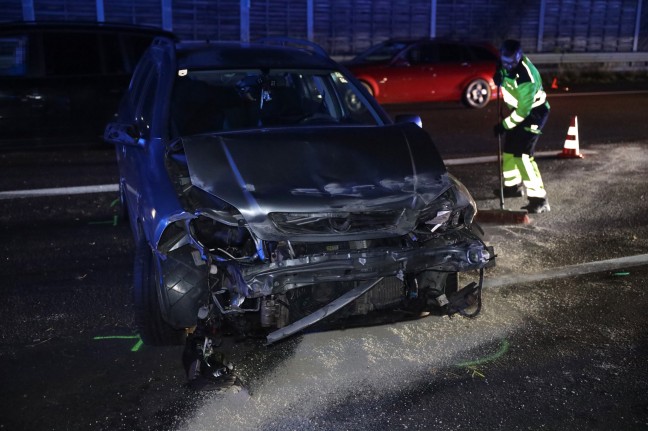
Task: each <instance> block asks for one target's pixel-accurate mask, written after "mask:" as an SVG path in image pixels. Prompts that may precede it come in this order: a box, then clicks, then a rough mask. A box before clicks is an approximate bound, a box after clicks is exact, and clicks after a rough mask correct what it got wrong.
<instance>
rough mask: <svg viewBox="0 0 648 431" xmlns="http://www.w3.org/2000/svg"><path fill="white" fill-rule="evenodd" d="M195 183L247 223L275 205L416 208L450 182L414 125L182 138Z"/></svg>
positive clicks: (288, 208) (281, 208) (283, 208)
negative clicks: (234, 208) (229, 206)
mask: <svg viewBox="0 0 648 431" xmlns="http://www.w3.org/2000/svg"><path fill="white" fill-rule="evenodd" d="M183 144H184V149H185V155H186V158H187V164H188V167H189V172H190V175H191V181H192V184H193V185H194V186H196V187H199V188H201V189H202V190H204V191H206V192H208V193H210V194H212V195H214V196H216V197H218V198H219V199H222V200H224V201H226V202H227V203H229V204H231V205H233V206H234V207H236V208H237V209H238V210H239V211H240V212H241V214H242V215H243V216H244V217H245V219H246V220H247V221H248V223H251V224H255V223H263V222H264V221H266V219H267V215H268V213H272V212H317V211H329V212H330V211H367V210H372V209H374V210H387V209H411V210H417V209H420V208H422V207H423V206H425V205H426V204H427V203H429V202H431V201H432V200H434V199H435V198H436V197H437V196H439V195H440V194H441V193H443V192H444V191H445V190H446V189H447V188H448V187H450V181H449V179H448V177H447V175H445V174H446V168H445V165H444V164H443V161H442V159H441V156H440V155H439V153H438V151H437V149H436V147H435V146H434V144H433V143H432V140H431V139H430V137H429V136H428V134H427V133H426V132H425V131H423V130H422V129H421V128H419V127H417V126H416V125H414V124H397V125H388V126H381V127H348V126H347V127H327V128H294V129H274V130H273V129H267V130H259V131H254V132H239V133H228V134H218V135H200V136H192V137H190V138H185V139H184V141H183Z"/></svg>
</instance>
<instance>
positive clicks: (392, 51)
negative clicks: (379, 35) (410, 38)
mask: <svg viewBox="0 0 648 431" xmlns="http://www.w3.org/2000/svg"><path fill="white" fill-rule="evenodd" d="M407 46H408V45H407V44H406V43H404V42H394V41H391V42H383V43H381V44H378V45H376V46H374V47H372V48H369V49H368V50H366V51H365V52H363V53H361V54H359V55H358V56H357V57H356V58H355V59H354V61H359V62H363V63H378V62H381V61H388V60H391V59H392V58H393V57H394V56H396V55H397V54H398V53H399V52H401V51H402V50H404V49H405V48H407Z"/></svg>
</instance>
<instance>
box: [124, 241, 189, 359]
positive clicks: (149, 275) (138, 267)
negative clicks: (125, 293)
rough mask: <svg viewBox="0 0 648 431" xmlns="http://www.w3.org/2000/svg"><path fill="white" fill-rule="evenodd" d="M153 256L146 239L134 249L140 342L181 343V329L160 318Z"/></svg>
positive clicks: (156, 275) (135, 298)
mask: <svg viewBox="0 0 648 431" xmlns="http://www.w3.org/2000/svg"><path fill="white" fill-rule="evenodd" d="M157 268H158V265H156V262H155V256H154V255H153V252H152V251H151V249H150V248H149V246H148V244H147V243H146V241H141V242H140V243H139V244H138V245H137V247H136V250H135V268H134V271H133V273H134V283H133V284H134V302H135V321H136V323H137V326H138V329H139V334H140V337H141V338H142V341H144V344H148V345H152V346H168V345H182V344H184V342H185V338H186V334H185V331H184V329H175V328H173V327H172V326H171V325H169V324H168V323H167V322H166V321H165V320H164V319H163V318H162V311H161V309H160V299H159V295H158V289H159V287H158V280H159V275H158V273H159V271H158V269H157Z"/></svg>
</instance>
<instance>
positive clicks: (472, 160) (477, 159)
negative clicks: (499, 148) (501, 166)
mask: <svg viewBox="0 0 648 431" xmlns="http://www.w3.org/2000/svg"><path fill="white" fill-rule="evenodd" d="M580 152H581V153H583V154H597V151H593V150H580ZM558 154H560V150H554V151H537V152H536V153H535V154H534V157H535V158H536V159H538V158H542V157H552V156H553V157H557V156H558ZM444 162H445V164H446V166H452V165H471V164H476V163H490V162H497V156H482V157H466V158H459V159H448V160H444Z"/></svg>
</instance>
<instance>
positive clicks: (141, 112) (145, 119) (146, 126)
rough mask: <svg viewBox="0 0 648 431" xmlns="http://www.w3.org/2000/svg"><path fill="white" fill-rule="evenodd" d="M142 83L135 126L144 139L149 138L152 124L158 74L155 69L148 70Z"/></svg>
mask: <svg viewBox="0 0 648 431" xmlns="http://www.w3.org/2000/svg"><path fill="white" fill-rule="evenodd" d="M148 72H149V73H148V74H147V75H146V78H145V81H144V82H143V86H142V90H141V93H140V96H141V97H140V99H139V103H138V105H137V109H136V110H135V118H136V124H137V126H138V128H139V130H140V132H141V133H142V134H143V135H144V137H149V136H150V133H151V126H152V123H153V111H154V108H155V95H156V94H157V85H158V81H159V79H158V74H157V72H156V70H155V68H150V69H149V71H148Z"/></svg>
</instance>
